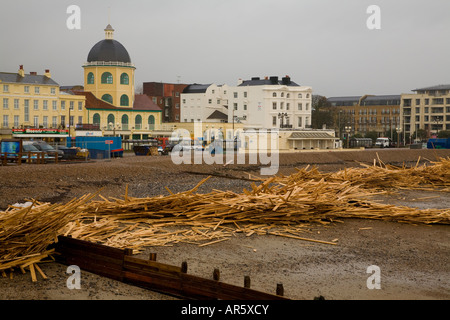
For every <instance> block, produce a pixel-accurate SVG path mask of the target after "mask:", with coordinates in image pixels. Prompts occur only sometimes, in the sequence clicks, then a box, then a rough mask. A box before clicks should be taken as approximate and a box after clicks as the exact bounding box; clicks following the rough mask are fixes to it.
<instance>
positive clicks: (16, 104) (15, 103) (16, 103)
mask: <svg viewBox="0 0 450 320" xmlns="http://www.w3.org/2000/svg"><path fill="white" fill-rule="evenodd" d="M14 109H16V110H18V109H19V99H14Z"/></svg>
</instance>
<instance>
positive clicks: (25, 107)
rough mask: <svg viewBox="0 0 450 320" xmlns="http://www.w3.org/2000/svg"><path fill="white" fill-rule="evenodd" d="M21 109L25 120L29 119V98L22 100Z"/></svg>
mask: <svg viewBox="0 0 450 320" xmlns="http://www.w3.org/2000/svg"><path fill="white" fill-rule="evenodd" d="M23 111H24V116H25V122H28V121H30V100H28V99H25V100H24V105H23Z"/></svg>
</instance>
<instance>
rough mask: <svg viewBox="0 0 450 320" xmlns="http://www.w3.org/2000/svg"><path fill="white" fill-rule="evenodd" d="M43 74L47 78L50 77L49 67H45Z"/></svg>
mask: <svg viewBox="0 0 450 320" xmlns="http://www.w3.org/2000/svg"><path fill="white" fill-rule="evenodd" d="M44 76H46V77H47V78H49V79H50V78H51V77H52V75H51V74H50V70H49V69H45V73H44Z"/></svg>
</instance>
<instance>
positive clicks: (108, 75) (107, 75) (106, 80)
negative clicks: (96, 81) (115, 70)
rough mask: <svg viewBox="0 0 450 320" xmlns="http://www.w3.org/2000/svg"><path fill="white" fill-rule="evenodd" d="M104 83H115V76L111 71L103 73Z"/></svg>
mask: <svg viewBox="0 0 450 320" xmlns="http://www.w3.org/2000/svg"><path fill="white" fill-rule="evenodd" d="M102 83H104V84H112V83H113V76H112V74H111V73H109V72H104V73H103V74H102Z"/></svg>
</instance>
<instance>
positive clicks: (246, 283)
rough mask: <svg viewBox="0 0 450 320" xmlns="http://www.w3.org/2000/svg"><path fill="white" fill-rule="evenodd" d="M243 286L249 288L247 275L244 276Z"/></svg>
mask: <svg viewBox="0 0 450 320" xmlns="http://www.w3.org/2000/svg"><path fill="white" fill-rule="evenodd" d="M244 288H250V277H249V276H245V277H244Z"/></svg>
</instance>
